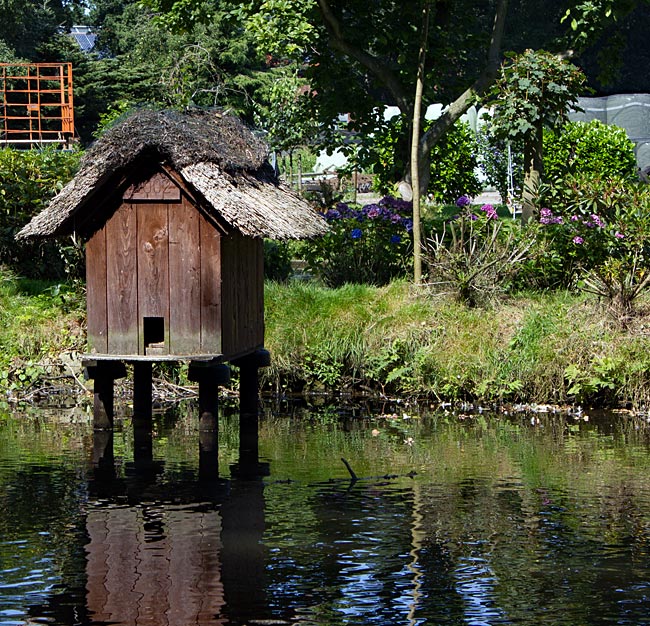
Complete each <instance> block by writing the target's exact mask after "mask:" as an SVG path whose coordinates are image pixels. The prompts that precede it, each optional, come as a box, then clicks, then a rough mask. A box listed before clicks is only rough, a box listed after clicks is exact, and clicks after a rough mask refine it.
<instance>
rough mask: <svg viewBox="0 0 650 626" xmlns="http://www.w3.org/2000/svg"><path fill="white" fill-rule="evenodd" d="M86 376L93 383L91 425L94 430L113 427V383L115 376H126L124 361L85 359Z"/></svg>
mask: <svg viewBox="0 0 650 626" xmlns="http://www.w3.org/2000/svg"><path fill="white" fill-rule="evenodd" d="M84 370H85V374H86V378H89V379H92V380H93V381H94V384H93V390H94V391H93V396H94V397H93V427H94V428H95V430H110V429H112V428H113V417H114V410H113V384H114V382H115V379H116V378H123V377H124V376H126V368H125V367H124V363H122V362H120V361H86V362H85V363H84Z"/></svg>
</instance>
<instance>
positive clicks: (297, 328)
mask: <svg viewBox="0 0 650 626" xmlns="http://www.w3.org/2000/svg"><path fill="white" fill-rule="evenodd" d="M266 311H267V313H266V345H267V347H268V348H269V349H270V351H271V353H272V355H273V364H272V367H271V368H270V369H269V370H268V371H267V372H266V374H265V380H266V382H267V384H269V385H271V386H275V387H276V388H280V387H288V388H290V389H302V388H304V387H306V388H312V389H320V388H327V389H333V390H340V389H347V388H350V387H354V388H357V389H372V390H380V391H383V392H384V393H390V394H417V395H426V396H431V397H433V398H437V399H440V400H458V399H467V400H478V401H482V402H490V401H511V402H538V403H539V402H553V403H567V402H578V403H584V404H599V405H609V406H616V405H620V404H633V405H635V406H636V407H640V406H643V405H646V404H647V403H648V401H649V400H650V355H649V354H648V347H649V345H650V343H649V340H648V337H650V335H646V328H645V325H644V320H643V319H641V318H640V319H639V320H638V321H637V324H636V325H635V330H623V329H621V328H620V327H617V326H616V325H615V324H612V323H611V322H610V321H609V319H608V318H607V317H606V315H605V314H604V313H603V311H602V310H601V308H600V306H599V304H598V303H597V302H596V301H594V300H593V299H590V298H586V297H584V296H576V295H573V294H569V293H565V292H561V293H549V294H544V295H528V296H526V295H524V296H519V297H517V298H512V299H509V300H508V301H506V302H504V303H502V304H500V305H499V306H497V307H495V308H493V309H490V310H483V309H470V308H467V307H466V306H464V305H461V304H458V303H455V302H452V301H450V300H446V299H440V298H435V297H432V296H430V295H427V294H421V293H420V294H416V293H415V292H414V291H413V289H412V287H410V286H409V285H408V284H407V283H400V282H396V283H393V284H391V285H389V286H387V287H384V288H375V287H365V286H358V285H355V286H352V285H348V286H345V287H343V288H340V289H337V290H328V289H322V288H319V287H317V286H315V285H312V284H293V285H290V286H281V285H275V284H268V285H267V289H266ZM647 323H648V324H650V321H649V322H647ZM649 328H650V326H649Z"/></svg>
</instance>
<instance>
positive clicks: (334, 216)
mask: <svg viewBox="0 0 650 626" xmlns="http://www.w3.org/2000/svg"><path fill="white" fill-rule="evenodd" d="M340 217H341V213H340V212H339V211H338V210H337V209H329V210H328V211H327V212H326V213H325V219H326V220H338V219H339V218H340Z"/></svg>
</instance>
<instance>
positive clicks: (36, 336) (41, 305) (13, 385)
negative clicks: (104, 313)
mask: <svg viewBox="0 0 650 626" xmlns="http://www.w3.org/2000/svg"><path fill="white" fill-rule="evenodd" d="M84 349H85V302H84V299H83V295H82V294H81V293H79V292H78V291H75V290H72V289H70V288H69V287H67V286H65V285H58V284H53V283H51V282H46V281H37V280H27V279H21V278H18V277H16V276H14V275H13V274H12V273H10V272H8V271H6V270H2V269H0V392H1V393H2V395H4V396H7V395H8V396H10V397H11V396H12V395H14V393H19V394H24V393H25V392H26V391H27V390H29V389H31V388H33V387H36V386H39V385H42V384H43V383H44V382H45V381H46V380H59V376H61V375H66V370H67V369H68V368H67V366H66V365H65V364H64V362H65V360H66V359H65V355H66V353H70V352H75V351H76V352H79V351H83V350H84ZM67 374H69V372H67Z"/></svg>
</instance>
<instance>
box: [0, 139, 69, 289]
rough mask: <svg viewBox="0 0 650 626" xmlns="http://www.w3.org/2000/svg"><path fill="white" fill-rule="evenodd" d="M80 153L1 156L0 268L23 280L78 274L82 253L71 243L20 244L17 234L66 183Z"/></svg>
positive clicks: (49, 151) (13, 152) (28, 152)
mask: <svg viewBox="0 0 650 626" xmlns="http://www.w3.org/2000/svg"><path fill="white" fill-rule="evenodd" d="M80 154H81V153H80V152H79V151H66V150H59V149H56V148H45V149H41V150H15V149H13V148H4V149H1V150H0V264H1V265H5V266H7V267H11V268H12V269H14V270H15V271H16V272H18V273H19V274H21V275H23V276H32V277H41V278H61V277H62V276H64V275H65V274H66V272H67V273H68V274H69V273H72V274H76V273H78V263H79V255H78V247H77V246H76V245H74V244H72V243H70V242H66V243H56V242H42V241H39V242H17V241H16V240H15V238H14V237H15V234H16V233H17V232H18V231H19V230H20V228H22V226H24V225H25V224H26V223H27V222H28V221H29V220H30V219H31V218H32V217H33V216H34V215H36V214H37V213H38V212H39V211H41V210H42V209H43V208H44V207H45V206H46V204H47V202H48V201H49V200H50V199H51V198H52V197H53V196H54V195H55V194H56V193H57V192H58V191H60V190H61V188H62V187H63V186H64V185H65V183H67V182H68V181H69V180H70V179H71V178H72V176H73V174H74V172H75V170H76V169H77V167H78V165H79V158H80Z"/></svg>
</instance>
